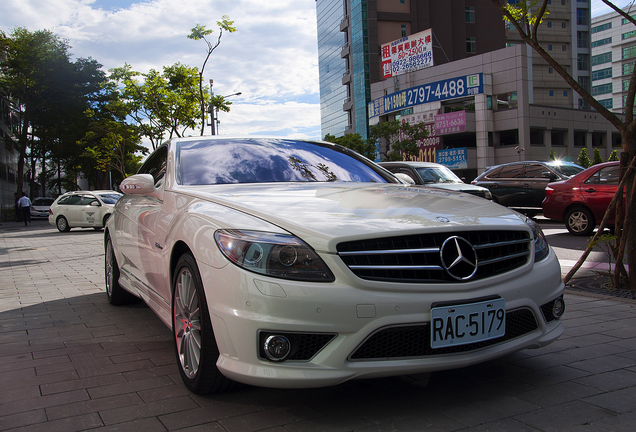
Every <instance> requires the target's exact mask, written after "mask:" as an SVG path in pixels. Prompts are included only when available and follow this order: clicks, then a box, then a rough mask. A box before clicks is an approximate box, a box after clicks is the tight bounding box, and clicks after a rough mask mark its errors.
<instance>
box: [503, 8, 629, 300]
mask: <svg viewBox="0 0 636 432" xmlns="http://www.w3.org/2000/svg"><path fill="white" fill-rule="evenodd" d="M492 2H493V3H495V4H496V5H497V6H498V7H499V8H500V9H501V11H502V12H503V15H504V20H506V21H508V22H510V23H511V24H512V25H513V26H514V27H515V29H516V30H517V32H518V33H519V35H520V36H521V38H522V39H523V41H524V42H525V43H526V44H527V45H528V46H530V47H531V48H532V49H533V50H534V51H535V52H537V53H538V54H539V55H540V56H541V57H542V58H543V59H544V60H545V61H546V62H547V63H548V64H549V65H550V66H551V67H552V68H553V69H554V71H556V72H557V73H558V74H559V75H560V76H561V77H562V78H563V80H565V82H566V83H568V85H569V86H570V87H572V89H573V90H574V91H576V92H577V93H578V94H579V95H580V96H581V97H582V98H583V100H585V101H586V102H587V103H588V104H589V105H590V106H591V107H592V108H594V109H595V110H596V111H597V112H598V113H599V114H601V115H602V116H603V117H604V118H605V119H607V120H608V121H609V122H610V123H612V125H614V127H616V129H617V130H618V131H619V132H620V134H621V140H622V145H623V154H622V155H621V167H622V168H621V183H620V184H622V185H625V186H626V190H627V194H626V195H627V199H626V203H625V209H624V216H623V210H622V199H616V200H615V202H617V204H616V226H615V232H616V236H617V240H618V241H617V244H616V245H615V247H614V250H615V251H616V255H615V262H616V271H615V273H614V276H615V277H614V283H615V285H616V286H621V285H624V286H625V287H627V288H629V289H632V290H636V218H635V216H636V199H635V196H634V195H635V191H636V184H635V179H636V175H635V172H634V171H635V169H634V165H635V163H634V162H635V161H636V119H635V118H634V96H635V95H636V68H634V69H633V71H632V72H631V74H630V75H631V76H630V78H629V87H628V89H627V95H626V96H625V119H624V120H621V119H620V118H619V117H618V116H617V115H616V114H614V113H613V112H611V111H609V110H608V109H607V108H605V107H604V106H603V105H601V104H600V103H599V102H598V101H597V100H596V99H595V98H594V97H592V95H591V94H590V93H589V92H588V91H587V89H585V88H584V87H583V86H581V85H580V84H579V83H578V81H577V80H575V79H574V78H573V77H572V76H571V75H570V74H569V73H568V72H567V70H566V69H565V68H564V67H563V66H562V65H561V64H559V63H558V62H557V61H556V60H555V59H554V58H552V56H550V54H548V52H547V51H546V50H545V49H543V47H542V46H541V44H540V43H539V39H538V32H539V28H540V24H541V22H542V20H543V18H544V17H545V16H546V15H547V14H548V13H549V12H548V10H547V6H548V0H520V1H518V2H517V3H515V4H508V2H507V0H492ZM602 2H603V3H605V4H606V5H607V6H609V7H610V8H611V9H613V10H614V11H615V12H617V13H618V14H620V15H621V16H622V17H623V18H624V22H626V23H627V22H628V23H631V24H632V25H636V20H635V19H634V18H632V16H630V14H628V13H626V12H624V11H623V10H621V9H620V8H618V7H617V6H615V5H614V4H613V3H612V2H610V1H608V0H602ZM622 194H623V189H622V187H619V188H618V191H617V195H616V196H617V197H620V198H622ZM608 211H611V208H610V209H608ZM602 225H603V224H601V227H602ZM600 231H601V230H600V229H599V232H597V234H596V235H597V236H598V235H600ZM589 250H590V248H588V250H587V251H586V253H588V254H589ZM624 255H627V263H628V265H629V268H630V272H627V270H626V269H625V267H624V266H623V256H624ZM586 256H587V255H586V254H584V255H583V256H582V257H581V260H579V262H580V263H582V261H583V260H584V259H585V257H586ZM580 263H577V264H578V265H577V266H575V267H574V268H573V269H572V271H571V272H570V273H568V275H566V277H565V279H564V280H566V282H567V280H569V278H570V277H571V275H572V274H573V272H575V271H576V270H577V269H578V267H580Z"/></svg>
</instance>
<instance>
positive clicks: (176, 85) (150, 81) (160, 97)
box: [110, 63, 224, 149]
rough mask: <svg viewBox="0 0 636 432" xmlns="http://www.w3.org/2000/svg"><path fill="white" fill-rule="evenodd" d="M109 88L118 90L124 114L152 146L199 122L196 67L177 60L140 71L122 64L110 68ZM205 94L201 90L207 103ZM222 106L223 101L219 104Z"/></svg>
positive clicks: (182, 132) (191, 127) (197, 74)
mask: <svg viewBox="0 0 636 432" xmlns="http://www.w3.org/2000/svg"><path fill="white" fill-rule="evenodd" d="M110 72H111V75H110V79H111V81H112V84H111V89H112V91H114V92H119V99H120V100H122V101H123V103H124V104H125V110H126V111H127V112H128V115H129V116H131V117H132V118H133V119H135V121H136V123H137V124H138V125H139V132H140V134H141V135H142V136H145V137H147V138H148V139H149V140H150V142H151V144H152V148H153V149H155V148H157V146H158V145H159V144H161V142H162V141H163V140H164V139H169V138H171V137H173V136H183V134H184V132H185V131H186V130H188V129H196V128H197V127H198V126H200V125H201V122H202V120H201V118H200V117H199V106H200V101H199V98H198V97H197V94H198V88H199V71H198V69H197V68H196V67H194V68H191V67H189V66H186V65H182V64H181V63H175V64H174V65H172V66H164V68H163V73H160V72H159V71H157V70H154V69H151V70H150V71H149V72H148V73H145V74H142V73H140V72H136V71H133V70H132V68H131V66H130V65H128V64H125V65H124V66H123V67H121V68H115V69H111V71H110ZM208 101H209V96H208V93H207V91H206V92H205V93H203V102H204V103H205V104H207V103H208ZM220 106H221V108H220V109H223V108H224V107H223V105H222V104H221V105H220Z"/></svg>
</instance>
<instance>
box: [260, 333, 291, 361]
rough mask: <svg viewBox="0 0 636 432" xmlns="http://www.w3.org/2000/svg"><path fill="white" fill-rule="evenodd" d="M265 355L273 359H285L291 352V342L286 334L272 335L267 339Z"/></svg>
mask: <svg viewBox="0 0 636 432" xmlns="http://www.w3.org/2000/svg"><path fill="white" fill-rule="evenodd" d="M264 348H265V355H266V356H267V358H268V359H270V360H271V361H283V360H285V359H286V358H287V356H288V355H289V353H290V352H291V348H292V347H291V342H290V341H289V339H287V338H286V337H285V336H281V335H271V336H269V337H268V338H267V339H265V346H264Z"/></svg>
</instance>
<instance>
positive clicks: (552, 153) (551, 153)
mask: <svg viewBox="0 0 636 432" xmlns="http://www.w3.org/2000/svg"><path fill="white" fill-rule="evenodd" d="M550 160H556V152H555V151H554V149H550Z"/></svg>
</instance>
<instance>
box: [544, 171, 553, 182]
mask: <svg viewBox="0 0 636 432" xmlns="http://www.w3.org/2000/svg"><path fill="white" fill-rule="evenodd" d="M541 175H543V178H547V179H550V181H551V182H553V181H555V180H556V179H557V175H556V174H555V173H553V172H550V171H546V172H544V173H541Z"/></svg>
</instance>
